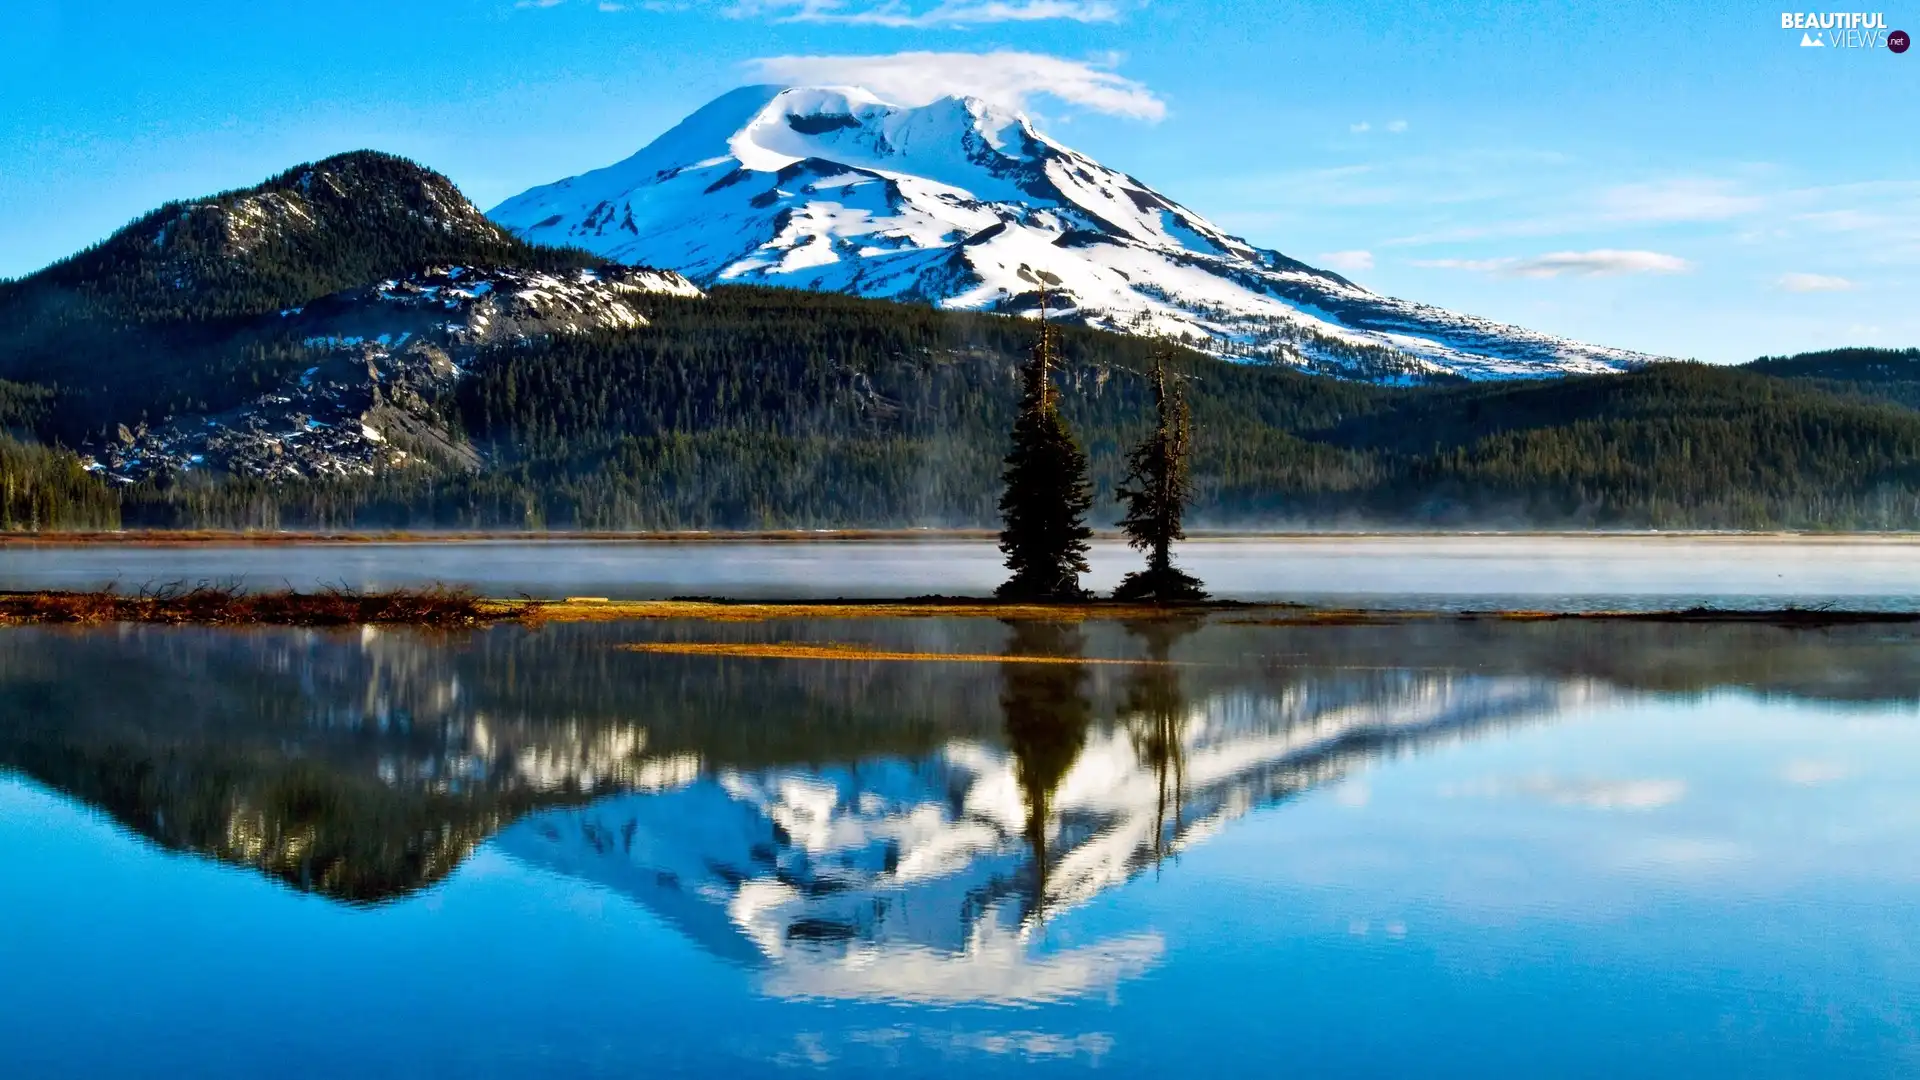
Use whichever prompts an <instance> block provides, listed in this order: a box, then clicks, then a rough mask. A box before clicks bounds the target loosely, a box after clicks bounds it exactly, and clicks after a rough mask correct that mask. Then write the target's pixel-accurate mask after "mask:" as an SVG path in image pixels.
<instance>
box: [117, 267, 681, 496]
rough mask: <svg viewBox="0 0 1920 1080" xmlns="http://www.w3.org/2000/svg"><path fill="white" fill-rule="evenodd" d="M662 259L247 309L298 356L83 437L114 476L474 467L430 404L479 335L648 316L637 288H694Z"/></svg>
mask: <svg viewBox="0 0 1920 1080" xmlns="http://www.w3.org/2000/svg"><path fill="white" fill-rule="evenodd" d="M699 295H701V293H700V290H699V289H698V288H696V287H695V286H694V285H693V284H692V283H691V282H689V281H688V280H687V279H686V278H684V277H681V276H680V275H679V274H676V273H673V272H672V271H664V270H652V269H648V268H646V267H620V266H615V267H609V268H605V269H600V270H566V271H554V272H547V271H540V270H525V269H519V268H514V267H469V266H442V267H433V268H428V269H425V270H421V271H419V272H417V273H413V274H409V275H407V276H405V277H400V278H389V279H387V280H385V281H380V282H376V283H374V284H372V285H368V286H365V287H362V288H357V289H349V290H346V291H344V292H339V293H335V294H333V295H331V296H323V297H320V298H319V299H317V300H313V301H310V302H308V303H306V304H304V305H302V306H300V307H296V308H288V309H286V310H284V311H281V312H279V313H277V314H270V315H266V316H264V317H262V318H260V319H258V320H255V321H254V324H253V325H252V326H251V327H248V328H247V329H248V330H249V331H250V332H251V334H252V335H253V336H256V337H262V338H286V339H289V340H290V341H297V342H298V343H299V345H300V347H301V348H303V349H304V350H305V351H306V353H307V354H308V360H309V362H310V365H311V366H309V367H307V368H306V369H305V370H304V371H302V372H301V373H300V374H299V375H298V376H296V377H294V378H292V379H289V380H287V381H285V382H283V383H279V384H274V385H270V386H268V387H267V388H266V389H265V390H264V391H263V392H262V393H260V394H258V395H256V396H255V397H254V398H252V399H251V400H249V401H246V402H244V403H242V404H240V405H239V406H237V407H235V408H232V409H227V410H224V411H221V412H216V413H211V414H202V413H196V414H192V415H186V416H174V417H168V418H167V419H166V420H165V421H163V422H161V423H160V424H159V425H157V426H155V427H152V428H149V427H148V426H147V425H146V424H145V423H142V424H140V425H138V426H137V427H134V428H127V427H125V426H124V425H123V426H122V427H121V428H120V430H119V432H118V437H117V438H114V439H107V440H103V441H101V442H100V443H99V444H97V445H93V446H89V447H86V448H85V449H86V451H87V468H88V469H89V470H90V471H94V472H99V473H101V474H103V475H105V476H107V477H109V478H111V479H113V480H114V481H116V482H118V483H126V484H130V483H135V482H138V481H141V480H145V479H148V478H150V477H153V476H155V475H160V474H164V473H169V472H178V473H187V472H193V471H196V470H205V471H213V472H225V473H232V474H235V475H240V476H254V477H260V478H262V479H268V480H298V479H303V478H314V477H326V476H355V475H367V476H370V475H372V474H373V473H374V472H376V471H377V470H378V469H380V468H397V467H404V466H406V465H408V464H411V463H413V462H414V461H415V460H416V459H418V458H420V457H421V456H422V455H423V454H424V455H425V456H426V457H427V458H428V459H430V460H437V461H439V462H441V463H442V464H452V465H457V466H460V467H465V468H474V467H477V466H478V465H479V463H480V460H479V457H478V456H477V454H476V452H475V451H474V450H473V448H472V447H471V446H470V445H467V444H466V443H465V442H464V441H463V440H460V439H457V438H455V437H454V436H453V435H452V433H451V432H449V431H447V430H446V429H445V425H444V420H443V419H442V418H441V417H440V416H439V415H438V413H437V411H436V408H435V404H434V403H435V402H436V401H437V400H438V399H440V398H441V397H442V396H444V395H445V394H447V393H449V392H451V391H452V389H453V388H454V386H455V384H456V383H458V382H459V381H460V379H462V378H464V377H465V376H466V375H467V374H468V372H469V369H470V368H471V367H472V365H473V364H474V363H475V362H476V360H477V359H478V358H479V356H480V354H481V350H482V349H483V348H485V347H486V346H489V345H498V344H503V343H509V342H514V341H527V340H531V339H534V338H542V337H550V336H554V335H559V334H584V333H591V332H593V331H595V330H631V329H634V328H636V327H641V326H645V325H647V317H646V315H645V313H644V312H643V310H642V308H643V307H644V304H645V299H644V298H645V297H648V296H683V297H686V296H699Z"/></svg>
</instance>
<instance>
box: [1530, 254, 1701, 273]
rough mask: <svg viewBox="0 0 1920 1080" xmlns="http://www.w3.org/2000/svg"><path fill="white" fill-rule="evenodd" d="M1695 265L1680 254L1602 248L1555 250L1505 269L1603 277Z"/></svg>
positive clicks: (1681, 269)
mask: <svg viewBox="0 0 1920 1080" xmlns="http://www.w3.org/2000/svg"><path fill="white" fill-rule="evenodd" d="M1691 269H1693V264H1692V263H1689V262H1688V261H1687V260H1685V259H1682V258H1680V257H1679V256H1677V255H1663V254H1661V253H1660V252H1658V251H1616V250H1614V249H1612V248H1600V249H1598V250H1595V251H1555V252H1551V253H1549V254H1546V255H1536V256H1535V257H1533V258H1531V259H1521V260H1519V261H1517V262H1515V263H1514V264H1513V265H1512V266H1509V267H1507V268H1506V269H1505V270H1503V271H1501V272H1502V273H1506V274H1512V275H1514V276H1515V277H1559V276H1560V275H1562V274H1571V275H1573V276H1575V277H1601V276H1607V275H1613V274H1680V273H1685V272H1686V271H1688V270H1691Z"/></svg>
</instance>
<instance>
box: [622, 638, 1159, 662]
mask: <svg viewBox="0 0 1920 1080" xmlns="http://www.w3.org/2000/svg"><path fill="white" fill-rule="evenodd" d="M620 647H621V648H622V649H624V650H626V651H628V652H638V653H661V654H665V655H669V656H724V657H733V658H738V659H745V660H855V661H869V660H878V661H889V662H894V661H905V662H918V663H946V664H1114V665H1123V666H1130V667H1143V666H1145V667H1169V666H1174V661H1171V660H1109V659H1098V658H1093V657H1083V656H1008V655H1003V654H1000V653H926V652H899V651H896V650H892V649H876V648H873V647H872V646H869V645H847V644H841V643H838V642H800V641H786V642H773V643H767V644H738V643H734V642H718V641H647V642H640V643H638V644H633V645H622V646H620Z"/></svg>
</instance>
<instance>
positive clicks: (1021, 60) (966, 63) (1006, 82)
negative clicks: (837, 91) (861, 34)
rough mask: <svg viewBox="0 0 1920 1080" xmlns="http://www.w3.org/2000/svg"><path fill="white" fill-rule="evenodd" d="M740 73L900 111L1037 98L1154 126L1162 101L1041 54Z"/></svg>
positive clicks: (850, 59) (826, 62) (791, 60)
mask: <svg viewBox="0 0 1920 1080" xmlns="http://www.w3.org/2000/svg"><path fill="white" fill-rule="evenodd" d="M748 67H749V68H750V69H752V71H753V72H754V73H755V74H756V75H757V76H758V77H759V78H762V79H766V80H768V81H770V82H782V83H791V84H796V85H805V84H813V83H827V84H836V85H837V84H848V85H855V86H864V87H866V88H867V89H869V90H871V91H873V92H874V93H876V94H878V95H880V96H881V97H883V98H887V99H890V100H892V101H896V102H898V103H900V104H902V105H924V104H926V103H927V102H929V101H933V100H935V99H936V98H940V97H945V96H947V95H950V94H952V95H966V96H971V97H979V98H985V99H987V100H988V101H992V102H996V103H998V104H1001V105H1007V106H1010V107H1012V108H1016V109H1024V108H1026V107H1027V102H1028V101H1029V100H1030V99H1031V98H1033V97H1035V96H1037V95H1041V94H1045V95H1049V96H1052V97H1055V98H1058V99H1060V100H1061V101H1064V102H1067V103H1068V104H1072V105H1078V106H1080V107H1082V108H1086V109H1092V110H1093V111H1095V112H1102V113H1107V114H1109V115H1113V116H1127V117H1132V118H1134V119H1138V120H1160V119H1162V118H1163V117H1165V116H1166V115H1167V106H1166V103H1165V102H1163V101H1161V100H1160V99H1159V98H1158V97H1157V96H1155V95H1154V93H1153V91H1151V90H1149V89H1147V88H1146V87H1145V86H1144V85H1142V84H1141V83H1138V82H1135V81H1134V80H1132V79H1128V78H1125V77H1124V76H1121V75H1118V74H1116V73H1114V72H1113V71H1110V70H1107V69H1106V68H1103V67H1100V66H1096V65H1094V64H1090V63H1086V62H1084V61H1080V60H1067V59H1063V58H1061V57H1058V56H1048V55H1046V54H1044V53H1028V52H1013V51H1010V50H1000V51H996V52H989V53H939V52H902V53H890V54H884V55H879V56H769V57H763V58H761V59H758V60H754V61H751V62H750V63H749V64H748Z"/></svg>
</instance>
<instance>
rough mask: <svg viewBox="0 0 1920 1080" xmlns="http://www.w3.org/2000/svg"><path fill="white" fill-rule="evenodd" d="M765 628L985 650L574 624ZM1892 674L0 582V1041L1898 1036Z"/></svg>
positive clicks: (1525, 636)
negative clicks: (135, 611)
mask: <svg viewBox="0 0 1920 1080" xmlns="http://www.w3.org/2000/svg"><path fill="white" fill-rule="evenodd" d="M782 550H788V549H782ZM836 550H851V549H836ZM330 552H331V549H329V553H328V554H326V556H325V557H327V558H333V557H335V556H334V555H332V554H331V553H330ZM14 554H15V552H13V551H12V550H8V551H6V552H4V553H3V556H0V557H5V558H6V559H7V560H8V562H9V565H10V567H11V568H12V569H14V570H16V571H17V570H18V565H17V564H16V563H13V561H12V556H13V555H14ZM158 554H160V555H164V554H169V553H167V552H161V553H158ZM267 554H269V555H271V554H275V553H273V552H268V553H267ZM344 554H345V555H346V556H352V557H361V556H362V555H364V553H363V552H360V551H359V550H358V549H354V550H353V551H347V552H345V553H344ZM249 557H251V556H249ZM302 557H303V558H304V557H306V556H305V554H304V553H303V555H302ZM433 557H440V556H437V555H436V556H433ZM448 557H457V558H464V557H465V555H464V554H461V555H458V556H448ZM42 570H43V571H44V564H42ZM514 572H515V573H518V572H520V571H514ZM1823 580H1826V579H1823ZM814 584H815V586H816V587H821V588H827V587H830V586H829V585H828V584H824V583H821V582H817V581H816V582H815V583H814ZM608 591H613V590H611V589H609V590H608ZM701 591H713V590H701ZM792 642H813V643H835V644H850V645H866V646H874V647H879V648H885V649H888V650H892V651H895V652H905V653H918V654H927V655H929V656H931V655H934V654H947V655H966V656H981V655H984V656H992V657H998V658H1000V659H998V660H995V661H992V662H965V661H940V660H934V659H923V660H918V661H895V662H881V661H848V660H832V661H818V660H794V659H749V658H739V657H714V656H698V655H679V654H674V653H671V652H664V653H663V652H642V651H634V650H631V649H628V648H624V646H631V645H650V646H655V647H679V646H681V645H685V644H703V643H743V644H754V643H761V644H764V643H792ZM1917 706H1920V630H1917V629H1915V628H1913V627H1908V626H1891V627H1889V626H1853V627H1843V628H1835V629H1827V630H1819V631H1808V630H1789V629H1782V628H1775V627H1770V626H1765V625H1739V626H1731V625H1708V626H1700V625H1692V626H1675V625H1658V624H1638V625H1635V624H1610V623H1586V624H1578V623H1550V624H1511V623H1487V622H1461V621H1457V620H1452V619H1445V620H1431V619H1417V618H1416V619H1408V620H1406V621H1404V622H1401V623H1398V624H1390V625H1366V626H1326V627H1301V626H1285V625H1273V624H1272V623H1271V620H1269V621H1267V622H1264V623H1263V621H1262V619H1261V618H1260V617H1259V616H1257V615H1255V614H1245V615H1242V614H1237V613H1233V612H1225V613H1216V614H1214V615H1211V616H1206V617H1201V618H1190V619H1185V620H1159V621H1152V622H1134V623H1117V622H1110V621H1102V620H1093V621H1088V622H1084V623H1077V624H1075V623H1016V624H1009V623H1003V622H1000V621H996V620H990V619H951V618H943V619H862V620H819V621H806V620H774V621H766V622H712V623H707V622H691V621H688V622H646V623H628V624H599V625H566V624H554V625H549V626H546V627H544V628H540V629H527V628H524V627H520V626H517V625H510V626H498V627H494V628H490V629H485V630H480V631H475V632H471V633H459V634H432V633H420V632H412V631H388V630H371V629H369V630H354V631H343V632H323V631H312V630H294V629H254V630H221V629H204V628H176V627H152V626H119V627H101V628H91V629H61V628H45V627H33V628H12V629H0V861H3V862H4V864H5V865H6V866H7V867H8V870H7V872H5V873H0V972H4V973H6V976H7V977H6V978H5V979H4V980H0V1047H4V1048H5V1053H6V1058H7V1064H6V1075H7V1076H9V1077H20V1078H39V1077H55V1076H61V1077H65V1076H73V1077H83V1076H85V1077H92V1076H115V1077H139V1076H154V1077H174V1076H195V1077H251V1076H260V1075H273V1076H294V1077H300V1076H342V1075H353V1076H365V1077H414V1076H440V1075H467V1076H501V1077H508V1076H512V1077H524V1076H553V1077H582V1076H584V1077H602V1076H604V1077H627V1076H724V1077H755V1076H795V1075H813V1074H824V1075H835V1076H839V1075H868V1074H874V1073H879V1072H883V1071H897V1072H899V1073H900V1074H903V1075H911V1076H934V1077H939V1076H966V1077H976V1076H983V1075H987V1076H991V1075H999V1074H1003V1073H1010V1072H1015V1071H1020V1072H1027V1071H1035V1072H1040V1073H1052V1074H1059V1075H1078V1074H1082V1073H1100V1074H1104V1075H1117V1076H1140V1075H1157V1076H1175V1075H1193V1074H1196V1073H1198V1074H1203V1075H1209V1076H1219V1077H1239V1076H1249V1077H1251V1076H1271V1075H1275V1074H1276V1073H1292V1074H1300V1075H1312V1076H1320V1075H1339V1076H1403V1075H1422V1076H1461V1077H1467V1076H1473V1077H1484V1076H1582V1077H1584V1076H1591V1077H1617V1076H1623V1075H1656V1076H1665V1075H1689V1076H1726V1077H1755V1076H1781V1077H1809V1076H1835V1077H1842V1076H1844V1077H1870V1076H1871V1077H1878V1076H1886V1077H1893V1076H1912V1075H1915V1074H1916V1073H1920V928H1917V927H1916V923H1915V920H1914V918H1913V912H1914V911H1915V910H1916V906H1917V905H1920V858H1916V855H1917V854H1920V707H1917Z"/></svg>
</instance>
